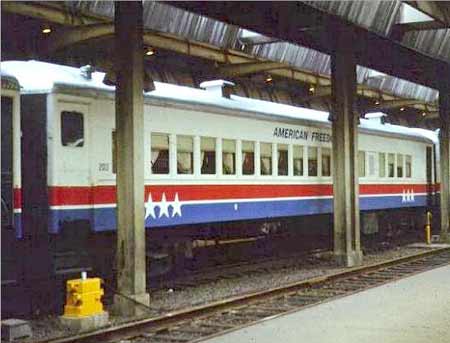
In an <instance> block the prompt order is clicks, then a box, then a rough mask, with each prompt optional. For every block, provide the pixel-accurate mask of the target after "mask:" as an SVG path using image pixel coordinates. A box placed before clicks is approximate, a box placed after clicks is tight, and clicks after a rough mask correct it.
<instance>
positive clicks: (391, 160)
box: [388, 154, 395, 177]
mask: <svg viewBox="0 0 450 343" xmlns="http://www.w3.org/2000/svg"><path fill="white" fill-rule="evenodd" d="M394 159H395V155H394V154H388V177H394Z"/></svg>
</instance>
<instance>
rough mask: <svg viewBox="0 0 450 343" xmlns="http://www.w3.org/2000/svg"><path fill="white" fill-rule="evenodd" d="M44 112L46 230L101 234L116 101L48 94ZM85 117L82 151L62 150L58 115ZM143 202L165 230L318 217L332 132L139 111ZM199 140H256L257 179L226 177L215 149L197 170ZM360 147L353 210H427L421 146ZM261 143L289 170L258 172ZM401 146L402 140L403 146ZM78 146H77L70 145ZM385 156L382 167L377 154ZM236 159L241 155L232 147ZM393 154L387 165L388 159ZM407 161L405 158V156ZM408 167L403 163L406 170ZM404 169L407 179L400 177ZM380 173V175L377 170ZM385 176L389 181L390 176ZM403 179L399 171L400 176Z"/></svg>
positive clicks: (149, 221)
mask: <svg viewBox="0 0 450 343" xmlns="http://www.w3.org/2000/svg"><path fill="white" fill-rule="evenodd" d="M54 103H55V104H56V105H55V106H54V113H52V118H53V123H54V128H53V144H54V161H53V164H52V165H53V166H54V171H53V179H52V181H51V182H50V181H49V192H50V195H51V196H50V212H51V216H50V217H51V220H50V231H51V232H55V233H56V232H58V230H59V228H60V226H61V223H66V222H70V221H74V220H86V221H89V222H90V224H91V227H92V229H93V230H95V231H108V230H112V229H114V228H115V227H116V222H115V202H116V199H115V186H114V185H115V174H114V170H113V169H114V168H113V150H114V147H113V135H114V125H115V121H114V110H115V108H114V102H113V100H111V99H107V98H101V99H97V100H93V99H91V98H84V97H81V96H78V97H77V96H69V95H64V94H56V95H55V100H54ZM65 112H70V113H73V112H75V113H78V114H80V113H81V114H82V115H83V116H82V117H83V130H84V131H83V137H82V138H79V137H78V136H77V137H78V138H79V139H82V140H83V145H80V146H63V145H62V141H61V140H62V137H61V135H62V131H61V130H62V122H61V120H62V117H63V113H65ZM144 131H145V135H144V137H145V140H144V163H145V174H144V176H145V184H146V189H145V199H144V206H145V210H146V226H147V227H149V228H151V227H167V226H178V225H186V224H197V223H212V222H225V221H238V220H251V219H263V218H277V217H287V216H302V215H312V214H326V213H331V212H332V177H331V175H329V176H328V175H326V176H322V175H323V174H324V173H323V171H322V163H321V162H320V161H321V158H322V155H323V154H324V152H325V151H326V150H327V149H331V136H330V135H331V130H330V128H329V127H327V126H326V125H319V124H317V123H313V124H311V126H308V125H292V124H287V123H283V122H282V121H280V122H274V121H268V120H262V119H257V118H244V117H239V116H236V117H233V118H230V117H229V116H226V115H222V114H217V113H209V112H205V111H194V110H191V109H189V110H187V109H182V108H177V107H173V106H170V105H167V106H159V105H158V106H157V105H149V104H146V105H145V123H144ZM152 133H163V134H166V135H167V137H168V139H169V143H168V153H169V156H170V160H169V161H168V163H169V170H168V171H167V174H152V171H151V170H152V168H151V167H152V150H151V144H152V142H151V135H152ZM181 136H189V137H192V138H193V139H192V141H193V145H194V152H193V156H194V158H193V172H192V174H190V175H180V174H177V168H176V161H177V160H176V158H177V157H176V153H177V139H178V138H179V137H181ZM200 137H212V138H213V139H214V141H215V143H216V148H218V147H220V146H221V145H222V142H223V140H224V139H227V140H229V141H232V142H234V144H235V147H242V142H243V141H252V142H254V143H255V152H254V155H255V160H254V163H255V175H242V171H241V170H240V166H238V168H237V170H236V172H235V174H234V175H224V173H223V171H222V168H220V166H221V165H222V159H221V158H222V156H219V155H221V154H220V152H219V151H217V153H216V156H215V158H216V161H215V162H216V165H217V166H218V168H217V170H216V173H215V174H212V175H204V174H201V172H200V169H201V166H200V163H201V161H200V156H201V153H200V151H199V150H200V147H199V140H200ZM359 137H360V138H359V142H360V150H361V151H364V153H365V158H364V162H363V163H364V168H363V169H364V175H363V176H361V178H360V183H361V186H360V201H361V203H360V208H361V210H363V211H365V210H380V209H391V208H404V207H418V206H425V205H426V193H427V192H426V175H425V173H426V170H425V168H422V167H421V166H423V165H425V162H426V154H425V151H426V146H427V144H426V143H424V142H422V141H419V140H414V139H407V138H397V137H385V136H383V137H382V136H379V135H376V134H366V133H363V134H360V135H359ZM265 142H266V143H268V144H269V145H268V146H270V147H271V152H272V158H271V161H272V164H273V165H274V166H275V165H276V164H277V161H278V158H279V155H278V154H279V152H278V150H277V147H278V146H280V145H282V146H285V147H286V149H287V156H288V157H289V161H291V162H289V171H288V172H286V173H287V175H283V176H282V175H277V173H278V171H277V168H275V167H273V168H272V172H271V173H270V175H260V172H261V168H262V166H261V161H260V158H258V157H259V155H260V151H259V149H258V148H259V145H260V144H261V143H265ZM405 142H407V144H405ZM74 144H79V143H76V142H75V143H74ZM293 146H300V147H301V149H302V151H303V153H304V159H303V162H302V163H303V169H304V174H305V175H303V176H294V175H293V168H292V166H291V164H292V154H293ZM309 148H313V149H316V148H317V152H316V154H317V157H316V158H317V161H316V164H317V166H316V168H317V170H316V171H314V173H316V174H317V176H311V175H306V174H307V173H311V171H308V172H307V171H306V170H308V160H307V158H306V156H308V153H309V152H308V151H309V150H308V149H309ZM380 153H382V154H384V155H385V157H384V158H385V160H386V161H385V163H384V167H383V168H381V167H380V165H379V163H380V162H379V161H380V160H379V159H378V157H379V154H380ZM236 155H237V156H236V160H237V161H240V163H242V153H241V151H238V150H236ZM391 157H392V161H388V159H390V158H391ZM406 159H408V161H409V162H406V161H405V160H406ZM408 163H409V166H408V167H407V164H408ZM406 167H407V168H409V173H410V175H407V173H406ZM381 169H384V172H383V173H381V171H380V170H381ZM391 172H392V175H391V174H390V173H391ZM400 173H401V175H400Z"/></svg>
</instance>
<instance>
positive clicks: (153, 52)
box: [145, 48, 155, 56]
mask: <svg viewBox="0 0 450 343" xmlns="http://www.w3.org/2000/svg"><path fill="white" fill-rule="evenodd" d="M145 54H146V55H147V56H153V55H154V54H155V50H153V48H148V49H147V51H146V52H145Z"/></svg>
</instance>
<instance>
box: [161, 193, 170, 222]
mask: <svg viewBox="0 0 450 343" xmlns="http://www.w3.org/2000/svg"><path fill="white" fill-rule="evenodd" d="M162 216H166V217H167V218H169V204H168V203H167V201H166V193H163V195H162V198H161V202H160V203H159V218H162Z"/></svg>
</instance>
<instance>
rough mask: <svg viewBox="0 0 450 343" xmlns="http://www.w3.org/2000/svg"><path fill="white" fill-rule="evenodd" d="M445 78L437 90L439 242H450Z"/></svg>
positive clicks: (449, 92)
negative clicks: (439, 198) (439, 126)
mask: <svg viewBox="0 0 450 343" xmlns="http://www.w3.org/2000/svg"><path fill="white" fill-rule="evenodd" d="M448 78H450V75H448V77H447V80H445V81H444V84H443V85H442V87H441V88H440V90H439V116H440V119H441V129H440V132H439V151H440V153H439V154H440V156H439V157H440V158H439V160H440V169H441V170H440V176H441V185H440V194H441V235H440V236H441V237H440V240H441V242H444V243H450V237H449V232H448V231H449V225H450V224H449V221H450V81H449V80H448Z"/></svg>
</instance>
